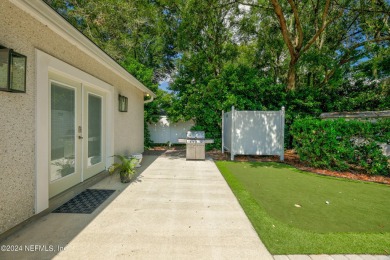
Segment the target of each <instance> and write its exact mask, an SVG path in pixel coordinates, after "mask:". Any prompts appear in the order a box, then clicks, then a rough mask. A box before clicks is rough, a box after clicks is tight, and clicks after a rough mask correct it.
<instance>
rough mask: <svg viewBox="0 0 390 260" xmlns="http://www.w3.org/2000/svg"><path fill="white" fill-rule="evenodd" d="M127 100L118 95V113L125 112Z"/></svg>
mask: <svg viewBox="0 0 390 260" xmlns="http://www.w3.org/2000/svg"><path fill="white" fill-rule="evenodd" d="M127 106H128V98H127V97H125V96H122V95H119V112H127Z"/></svg>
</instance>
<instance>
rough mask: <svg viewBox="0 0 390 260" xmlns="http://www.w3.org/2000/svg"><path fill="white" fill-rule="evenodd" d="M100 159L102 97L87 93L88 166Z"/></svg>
mask: <svg viewBox="0 0 390 260" xmlns="http://www.w3.org/2000/svg"><path fill="white" fill-rule="evenodd" d="M101 161H102V98H101V97H99V96H95V95H91V94H88V166H92V165H95V164H97V163H100V162H101Z"/></svg>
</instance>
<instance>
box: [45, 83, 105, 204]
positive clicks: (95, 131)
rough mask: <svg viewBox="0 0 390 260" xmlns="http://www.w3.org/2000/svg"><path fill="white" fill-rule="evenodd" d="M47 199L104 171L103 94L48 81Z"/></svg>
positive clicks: (78, 86)
mask: <svg viewBox="0 0 390 260" xmlns="http://www.w3.org/2000/svg"><path fill="white" fill-rule="evenodd" d="M49 95H50V102H49V103H50V131H49V133H50V138H49V143H50V151H49V152H50V156H49V158H50V159H49V197H53V196H55V195H57V194H59V193H61V192H62V191H64V190H67V189H69V188H70V187H72V186H74V185H76V184H78V183H80V182H82V181H84V180H85V179H88V178H90V177H92V176H94V175H95V174H97V173H99V172H101V171H103V170H104V169H105V167H106V166H105V157H106V148H105V134H106V130H105V125H106V124H105V113H104V111H105V95H104V93H103V92H100V91H98V90H95V89H94V88H91V87H88V86H84V85H82V84H80V83H77V82H72V81H69V80H65V79H62V80H59V81H56V80H50V94H49Z"/></svg>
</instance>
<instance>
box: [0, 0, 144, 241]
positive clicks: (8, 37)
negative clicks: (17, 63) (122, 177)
mask: <svg viewBox="0 0 390 260" xmlns="http://www.w3.org/2000/svg"><path fill="white" fill-rule="evenodd" d="M0 22H1V26H0V45H3V46H5V47H8V48H12V49H14V50H15V51H16V52H19V53H21V54H24V55H26V56H27V92H26V93H25V94H16V93H7V92H0V167H1V171H0V234H1V233H3V232H4V231H6V230H8V229H9V228H12V227H13V226H15V225H17V224H19V223H21V222H22V221H24V220H26V219H27V218H29V217H31V216H32V215H33V214H34V200H35V167H36V161H35V160H36V154H35V149H36V145H37V144H36V142H35V138H36V130H35V124H36V121H35V120H36V91H37V86H36V68H35V49H36V48H37V49H39V50H41V51H43V52H45V53H48V54H50V55H51V56H53V57H55V58H57V59H60V60H62V61H64V62H66V63H68V64H70V65H72V66H74V67H76V68H78V69H80V70H82V71H84V72H86V73H88V74H90V75H92V76H94V77H96V78H98V79H100V80H102V81H104V82H106V83H108V84H110V85H112V86H114V88H115V93H114V100H113V102H114V106H115V108H114V122H115V124H114V125H115V127H114V134H115V137H114V151H115V153H123V152H129V153H133V152H142V151H143V93H142V91H140V90H139V89H137V88H136V87H134V86H131V85H129V83H128V82H127V81H125V80H124V79H122V78H121V77H118V76H117V75H115V74H114V73H112V72H111V71H109V70H108V69H107V68H106V67H105V66H103V65H102V64H100V63H99V62H97V61H96V60H94V59H93V58H91V57H90V56H88V55H86V54H85V53H84V52H82V51H81V50H79V49H78V48H77V47H76V46H75V45H72V44H70V43H69V42H67V41H66V40H65V39H64V38H61V37H60V36H59V35H57V34H56V33H54V32H53V31H51V30H50V29H49V28H48V27H47V26H45V25H44V24H42V23H40V22H39V21H37V20H36V19H34V18H33V17H32V16H30V15H29V14H27V13H25V12H24V11H22V10H20V9H19V8H18V7H16V6H14V5H13V4H11V3H9V2H8V1H7V0H3V1H0ZM118 93H121V94H122V95H125V96H127V97H128V98H129V109H128V111H129V112H127V113H120V112H118V109H117V107H118V99H117V95H118Z"/></svg>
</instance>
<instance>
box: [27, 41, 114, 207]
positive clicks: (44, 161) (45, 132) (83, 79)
mask: <svg viewBox="0 0 390 260" xmlns="http://www.w3.org/2000/svg"><path fill="white" fill-rule="evenodd" d="M35 57H36V83H37V92H36V127H35V129H36V135H35V136H36V140H35V144H36V145H35V147H36V148H35V157H36V158H35V161H36V167H35V180H36V181H35V214H37V213H39V212H41V211H43V210H45V209H47V208H48V207H49V153H50V146H49V139H48V136H49V127H50V119H49V101H50V97H49V87H50V85H49V72H51V73H55V74H57V75H59V76H63V77H66V78H69V79H71V80H74V81H77V82H80V83H81V84H85V85H88V86H90V87H93V88H96V89H98V90H100V91H103V92H105V93H106V103H105V107H106V111H105V112H106V154H107V155H110V154H113V152H114V129H113V125H114V116H113V115H114V87H113V86H111V85H110V84H108V83H106V82H104V81H102V80H100V79H98V78H95V77H94V76H92V75H90V74H88V73H85V72H84V71H81V70H80V69H77V68H75V67H73V66H71V65H69V64H67V63H65V62H63V61H61V60H59V59H57V58H55V57H53V56H51V55H49V54H47V53H44V52H42V51H40V50H38V49H36V50H35ZM111 163H112V158H110V157H107V158H106V167H108V166H109V165H110V164H111Z"/></svg>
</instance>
